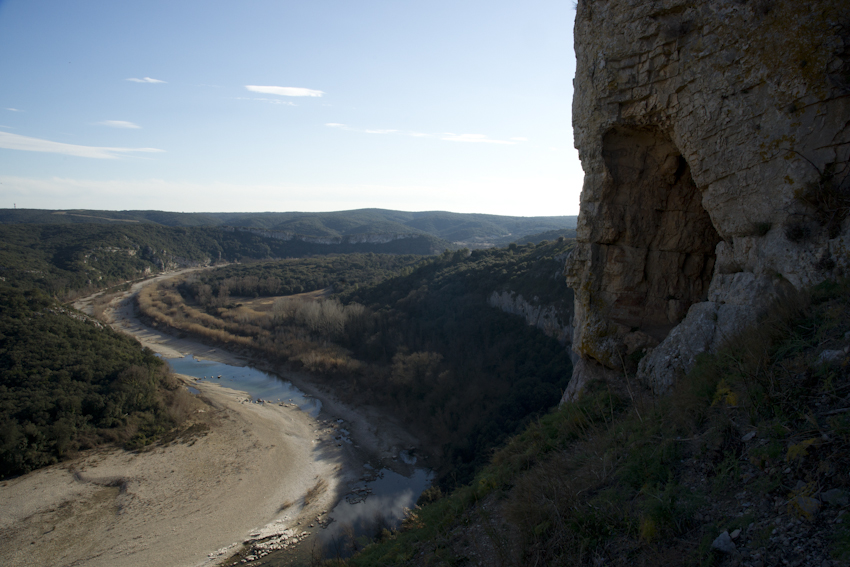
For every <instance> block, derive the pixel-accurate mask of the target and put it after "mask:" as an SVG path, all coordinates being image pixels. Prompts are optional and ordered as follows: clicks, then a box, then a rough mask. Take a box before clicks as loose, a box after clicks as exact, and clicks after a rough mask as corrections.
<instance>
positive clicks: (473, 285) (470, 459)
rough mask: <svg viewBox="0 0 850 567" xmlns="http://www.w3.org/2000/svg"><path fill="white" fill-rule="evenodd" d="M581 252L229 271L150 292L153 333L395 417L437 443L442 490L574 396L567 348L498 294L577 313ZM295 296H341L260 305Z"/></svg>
mask: <svg viewBox="0 0 850 567" xmlns="http://www.w3.org/2000/svg"><path fill="white" fill-rule="evenodd" d="M570 247H571V242H569V241H566V240H565V239H561V240H560V241H556V242H551V243H549V242H545V243H541V244H539V245H527V246H522V247H518V246H515V245H513V246H511V247H509V248H507V249H493V250H482V251H474V252H472V253H470V252H469V251H468V250H459V251H455V252H446V253H444V254H442V255H441V256H439V257H435V258H428V259H422V260H421V261H420V262H419V263H418V264H416V265H415V266H413V265H412V264H411V263H410V261H411V260H412V259H411V258H405V257H386V256H381V255H346V256H336V257H325V258H312V259H302V260H289V261H284V262H275V263H264V264H256V265H252V266H238V267H230V268H227V269H224V270H216V271H213V272H207V273H204V274H199V275H197V276H195V275H192V276H189V277H188V278H185V279H183V280H176V281H170V282H167V283H164V284H161V285H159V286H158V287H156V288H154V287H149V288H147V289H146V290H144V291H143V292H142V293H140V294H139V296H138V303H139V308H140V311H141V313H142V314H144V315H145V316H146V317H148V318H149V319H150V320H151V322H153V323H154V324H157V325H162V326H166V327H168V328H170V329H173V330H179V331H183V332H189V333H192V334H194V335H196V336H199V337H203V338H205V339H207V340H211V341H215V342H217V343H222V344H226V345H228V346H229V347H230V348H245V349H249V350H250V351H251V352H253V353H255V354H260V355H262V356H263V357H265V358H266V359H268V360H269V361H271V362H275V363H285V364H287V365H288V366H289V367H291V368H294V369H298V370H305V371H307V372H309V373H311V374H312V375H313V376H315V377H316V379H318V380H321V381H322V382H323V383H324V384H325V385H326V386H327V387H328V388H331V389H332V390H333V391H334V392H335V393H336V394H337V395H338V396H341V397H343V398H345V399H347V400H349V401H351V402H355V403H366V404H375V405H378V406H380V407H382V408H384V409H385V410H386V411H389V412H391V413H394V414H395V415H397V416H398V417H399V418H400V419H401V420H402V421H403V422H404V423H406V424H407V425H408V426H409V427H411V429H412V430H414V431H415V432H416V433H417V434H421V435H422V436H423V437H424V438H425V439H426V440H427V445H428V448H429V449H430V450H431V451H432V452H434V453H435V454H437V455H439V456H440V457H441V458H440V459H439V460H440V463H441V465H440V467H439V472H440V473H441V474H442V480H443V483H444V484H445V485H454V484H457V483H460V482H465V481H467V480H468V479H470V478H471V475H472V474H473V472H474V471H475V469H476V468H478V467H480V466H482V465H483V464H484V463H485V462H486V461H487V460H488V458H489V451H490V450H491V449H492V448H493V447H495V446H496V445H497V444H498V443H500V442H501V441H503V440H504V439H505V438H506V437H507V436H509V435H511V434H513V433H515V432H517V431H518V430H519V429H520V428H521V427H522V426H523V425H524V424H526V423H528V422H529V421H530V420H532V419H533V418H534V416H535V415H537V414H539V413H540V412H542V411H545V410H546V409H548V408H550V407H551V406H553V405H554V404H556V403H557V401H558V400H559V399H560V397H561V394H562V392H563V388H564V387H565V386H566V383H567V380H568V379H569V376H570V372H571V366H570V360H569V354H568V352H567V351H566V349H565V348H564V346H563V345H561V344H559V343H558V342H557V341H556V340H554V339H551V338H549V337H547V336H545V335H544V334H543V333H542V332H540V331H538V330H537V329H535V328H533V327H530V326H528V325H527V324H526V323H525V321H524V320H522V319H521V318H519V317H516V316H513V315H508V314H505V313H502V312H501V311H499V310H497V309H494V308H492V307H490V306H489V305H488V304H487V297H488V296H489V295H490V294H491V293H492V292H493V291H494V290H515V291H516V290H523V291H525V292H526V293H527V294H528V295H529V296H531V295H534V296H536V297H537V300H538V301H541V302H547V301H551V302H552V303H553V304H558V305H561V306H562V307H563V308H564V309H565V310H568V309H569V308H570V307H571V305H570V302H569V291H568V289H567V288H566V286H565V284H564V282H563V278H561V277H560V271H561V268H560V266H561V265H562V263H563V256H564V254H566V252H567V251H568V250H569V249H570ZM299 274H300V275H299ZM389 276H393V277H389ZM299 278H301V279H300V280H299ZM381 280H383V281H381ZM295 281H302V282H304V284H293V283H291V282H295ZM309 281H312V282H313V283H312V284H310V285H306V282H309ZM375 282H379V283H375ZM366 284H371V285H366ZM293 285H299V286H301V287H299V288H297V289H303V290H306V291H312V290H313V289H320V286H322V285H327V286H328V287H327V288H325V291H326V293H324V294H321V295H319V294H307V295H304V294H302V295H296V296H287V297H278V298H276V299H274V301H273V302H264V303H263V305H264V307H262V308H258V307H257V304H256V302H252V301H251V300H252V299H253V298H257V297H264V296H275V295H277V293H279V291H280V290H281V289H283V288H284V287H287V288H289V289H290V290H292V289H293V287H292V286H293ZM337 289H339V290H340V291H339V292H338V293H336V294H334V293H333V292H334V291H335V290H337ZM240 295H241V296H242V297H239V296H240ZM245 296H248V297H245ZM567 319H568V317H567Z"/></svg>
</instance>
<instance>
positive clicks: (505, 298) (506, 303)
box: [487, 291, 573, 345]
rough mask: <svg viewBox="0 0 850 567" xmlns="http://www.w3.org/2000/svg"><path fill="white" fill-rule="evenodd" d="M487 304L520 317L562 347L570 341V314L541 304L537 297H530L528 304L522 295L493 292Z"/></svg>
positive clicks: (571, 332)
mask: <svg viewBox="0 0 850 567" xmlns="http://www.w3.org/2000/svg"><path fill="white" fill-rule="evenodd" d="M487 303H488V304H489V305H490V306H491V307H496V308H497V309H501V310H502V311H504V312H505V313H510V314H511V315H518V316H520V317H522V318H523V319H525V322H526V323H528V324H529V325H531V326H532V327H536V328H538V329H540V330H541V331H543V334H545V335H546V336H548V337H552V338H553V339H557V340H558V342H560V343H561V344H562V345H568V344H569V342H570V341H571V340H572V335H573V328H572V326H571V325H570V319H571V318H572V313H570V312H569V311H564V310H563V308H561V309H559V308H558V307H557V306H555V305H545V304H541V303H540V300H539V298H537V297H532V298H531V301H530V302H529V301H528V300H526V299H525V298H524V297H523V296H522V294H519V293H516V292H514V291H503V292H501V293H499V292H498V291H494V292H493V293H491V294H490V297H489V298H488V299H487Z"/></svg>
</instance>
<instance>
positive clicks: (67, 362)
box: [0, 287, 189, 478]
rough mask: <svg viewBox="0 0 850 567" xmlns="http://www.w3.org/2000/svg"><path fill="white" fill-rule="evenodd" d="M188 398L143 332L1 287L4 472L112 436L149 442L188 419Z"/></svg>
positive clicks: (0, 454) (0, 468)
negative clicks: (130, 333)
mask: <svg viewBox="0 0 850 567" xmlns="http://www.w3.org/2000/svg"><path fill="white" fill-rule="evenodd" d="M188 396H189V394H188V393H187V392H186V390H185V388H179V387H178V384H177V382H176V381H175V380H174V379H173V378H172V377H171V376H170V375H169V372H168V367H167V365H166V364H165V363H164V362H163V361H161V360H160V359H158V358H157V357H156V356H154V354H153V353H152V352H151V351H150V350H147V349H142V348H141V347H140V345H139V344H138V342H137V341H136V340H135V339H133V338H130V337H127V336H125V335H122V334H119V333H116V332H114V331H112V330H111V329H109V328H107V327H104V326H103V325H101V324H100V323H99V322H97V321H94V320H91V319H88V318H86V317H85V316H83V315H82V314H80V313H78V312H76V311H74V310H72V309H70V308H67V307H64V306H62V305H61V304H59V303H58V302H56V301H55V300H53V299H51V298H50V297H48V296H46V295H44V294H43V293H42V292H40V291H38V290H28V291H20V290H16V289H12V288H8V287H0V478H6V477H8V476H11V475H17V474H21V473H25V472H29V471H31V470H33V469H36V468H39V467H42V466H45V465H48V464H52V463H55V462H58V461H60V460H62V459H65V458H67V457H69V456H72V455H74V454H75V453H76V452H77V451H79V450H81V449H88V448H92V447H94V446H97V445H99V444H101V443H104V442H116V443H118V444H121V445H123V446H126V447H128V448H140V447H143V446H145V445H147V444H148V443H150V442H151V440H152V439H155V438H157V437H159V436H161V435H162V434H163V433H165V432H167V431H169V430H171V429H172V428H174V427H175V426H177V425H178V424H179V423H180V422H181V421H182V419H183V418H184V417H185V416H184V410H185V407H186V405H187V403H188V402H187V401H186V399H185V398H186V397H188Z"/></svg>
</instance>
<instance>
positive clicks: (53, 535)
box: [0, 384, 340, 567]
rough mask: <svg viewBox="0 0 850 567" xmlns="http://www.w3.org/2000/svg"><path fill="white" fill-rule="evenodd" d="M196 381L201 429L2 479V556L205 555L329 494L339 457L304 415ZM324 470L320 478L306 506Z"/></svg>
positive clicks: (118, 558) (106, 561)
mask: <svg viewBox="0 0 850 567" xmlns="http://www.w3.org/2000/svg"><path fill="white" fill-rule="evenodd" d="M196 387H197V388H199V389H200V390H201V397H202V399H203V400H204V402H205V403H204V404H203V407H200V408H198V409H199V410H200V413H198V419H197V421H198V422H199V423H201V424H205V425H207V426H208V430H207V431H206V433H204V434H202V435H199V436H198V437H196V438H194V439H189V440H183V441H178V442H175V443H172V444H169V445H167V446H164V447H156V448H154V449H152V450H150V451H148V452H143V453H132V452H127V451H123V450H120V449H110V450H101V451H95V452H90V453H89V454H87V455H85V456H83V457H81V458H79V459H75V460H73V461H70V462H67V463H63V464H62V465H58V466H53V467H48V468H46V469H42V470H39V471H35V472H33V473H30V474H28V475H25V476H22V477H19V478H17V479H13V480H10V481H6V482H3V483H0V510H2V514H0V533H2V536H0V564H2V565H6V566H10V567H11V566H14V565H21V566H23V565H87V566H92V567H94V566H119V567H121V566H127V567H129V566H135V565H151V566H153V565H163V566H166V565H168V566H184V565H185V566H196V565H203V564H207V563H212V562H214V561H215V560H216V559H222V558H223V557H218V556H213V557H212V558H210V557H208V555H209V554H210V553H213V552H215V551H216V550H221V549H222V548H227V547H229V546H233V544H238V543H241V542H242V541H243V540H244V539H245V538H246V537H247V536H248V534H249V533H250V532H251V531H253V530H255V529H257V528H261V527H263V526H264V525H266V524H267V523H269V522H271V521H273V520H275V519H279V518H282V519H290V520H293V521H294V520H295V518H296V517H297V516H300V515H301V514H305V515H315V514H316V513H317V511H321V510H322V509H324V508H325V507H327V506H328V505H329V504H330V503H331V502H332V500H333V498H334V496H335V489H336V486H335V483H336V480H335V479H337V478H338V476H339V475H338V474H337V473H338V472H339V467H340V462H339V457H338V455H334V454H332V451H329V450H328V449H326V448H322V447H323V445H322V444H321V443H317V442H316V437H315V434H314V433H313V432H314V430H315V424H314V423H313V422H312V420H311V419H310V418H309V416H307V415H306V414H304V413H303V412H300V411H298V410H297V409H295V408H291V407H287V406H277V405H273V404H250V403H242V402H241V401H240V400H242V399H244V397H243V396H242V395H241V394H240V393H238V392H235V391H233V390H228V389H226V388H221V387H220V386H218V385H216V384H198V385H196ZM319 479H323V480H324V481H325V485H326V489H325V490H324V491H323V492H322V495H321V497H319V498H317V499H316V500H315V501H314V502H313V503H312V504H311V505H310V506H309V507H308V508H309V509H303V508H302V504H303V496H304V495H305V494H306V493H307V491H308V490H310V489H311V488H312V487H314V486H315V485H316V484H317V482H318V481H319ZM305 517H306V516H305ZM232 551H234V548H231V549H230V552H232Z"/></svg>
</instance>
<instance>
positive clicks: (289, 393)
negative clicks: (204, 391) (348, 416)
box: [166, 354, 322, 417]
mask: <svg viewBox="0 0 850 567" xmlns="http://www.w3.org/2000/svg"><path fill="white" fill-rule="evenodd" d="M166 360H167V361H168V364H169V365H171V369H172V370H174V372H177V373H178V374H185V375H187V376H192V377H194V378H197V379H198V381H201V382H202V381H206V382H215V383H216V384H221V385H222V386H224V387H225V388H232V389H234V390H239V391H242V392H245V393H247V394H248V395H249V396H250V397H251V399H253V400H255V401H259V400H266V401H270V402H284V403H291V404H294V405H296V406H298V408H299V409H300V410H301V411H304V412H307V413H308V414H310V415H311V416H313V417H316V416H318V415H319V412H320V411H321V410H322V402H321V401H319V400H317V399H316V398H311V397H309V396H307V395H306V394H305V393H304V392H302V391H301V390H299V389H298V388H296V387H295V386H293V385H292V383H291V382H287V381H286V380H282V379H281V378H278V377H277V376H274V375H272V374H267V373H265V372H262V371H260V370H257V369H256V368H251V367H249V366H231V365H229V364H223V363H221V362H213V361H212V360H200V359H197V358H195V357H194V356H192V355H190V354H189V355H186V356H184V357H183V358H170V359H166Z"/></svg>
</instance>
